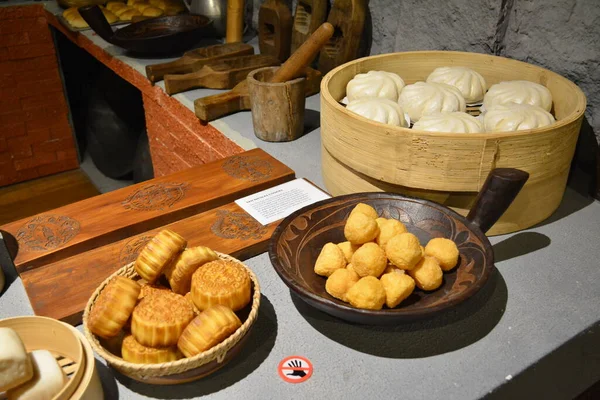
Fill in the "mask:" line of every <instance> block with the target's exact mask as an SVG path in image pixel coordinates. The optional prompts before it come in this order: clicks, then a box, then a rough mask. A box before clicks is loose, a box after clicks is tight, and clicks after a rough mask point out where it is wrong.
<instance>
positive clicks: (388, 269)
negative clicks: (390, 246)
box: [383, 262, 404, 274]
mask: <svg viewBox="0 0 600 400" xmlns="http://www.w3.org/2000/svg"><path fill="white" fill-rule="evenodd" d="M390 272H395V273H397V274H403V273H404V270H403V269H400V268H398V267H396V266H395V265H394V264H392V263H391V262H388V264H387V266H386V267H385V269H384V270H383V273H384V274H389V273H390Z"/></svg>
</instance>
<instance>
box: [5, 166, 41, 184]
mask: <svg viewBox="0 0 600 400" xmlns="http://www.w3.org/2000/svg"><path fill="white" fill-rule="evenodd" d="M0 168H1V167H0ZM2 172H3V171H2V170H1V169H0V186H5V185H10V184H13V183H18V182H23V181H28V180H31V179H35V178H38V177H39V176H40V175H39V173H38V171H37V169H36V168H30V169H25V170H22V171H15V170H14V169H12V170H11V171H6V172H5V173H4V174H3V173H2Z"/></svg>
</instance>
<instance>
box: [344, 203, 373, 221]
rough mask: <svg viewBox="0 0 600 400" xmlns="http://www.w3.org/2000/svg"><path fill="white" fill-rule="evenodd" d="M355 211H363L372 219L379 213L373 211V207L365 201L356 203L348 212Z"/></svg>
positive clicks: (352, 212)
mask: <svg viewBox="0 0 600 400" xmlns="http://www.w3.org/2000/svg"><path fill="white" fill-rule="evenodd" d="M355 212H359V213H363V214H365V215H366V216H367V217H371V218H373V219H377V217H379V215H378V214H377V211H375V209H374V208H373V207H371V206H370V205H368V204H365V203H358V204H357V205H356V206H355V207H354V208H353V209H352V211H351V212H350V215H352V214H354V213H355Z"/></svg>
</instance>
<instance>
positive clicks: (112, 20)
mask: <svg viewBox="0 0 600 400" xmlns="http://www.w3.org/2000/svg"><path fill="white" fill-rule="evenodd" d="M102 14H104V18H106V21H108V23H109V24H114V23H115V22H117V21H118V20H119V17H117V16H116V15H115V14H113V12H112V11H110V10H107V9H106V8H104V9H102Z"/></svg>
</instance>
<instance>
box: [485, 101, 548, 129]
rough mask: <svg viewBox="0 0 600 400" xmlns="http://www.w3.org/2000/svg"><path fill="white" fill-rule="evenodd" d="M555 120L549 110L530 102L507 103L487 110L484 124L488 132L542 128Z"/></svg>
mask: <svg viewBox="0 0 600 400" xmlns="http://www.w3.org/2000/svg"><path fill="white" fill-rule="evenodd" d="M554 122H555V119H554V117H553V116H552V114H550V113H549V112H548V111H546V110H544V109H543V108H541V107H538V106H532V105H529V104H506V105H500V106H495V107H494V108H492V109H491V110H486V112H485V113H484V115H483V125H484V127H485V130H486V131H487V132H507V131H522V130H526V129H535V128H541V127H544V126H548V125H551V124H553V123H554Z"/></svg>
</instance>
